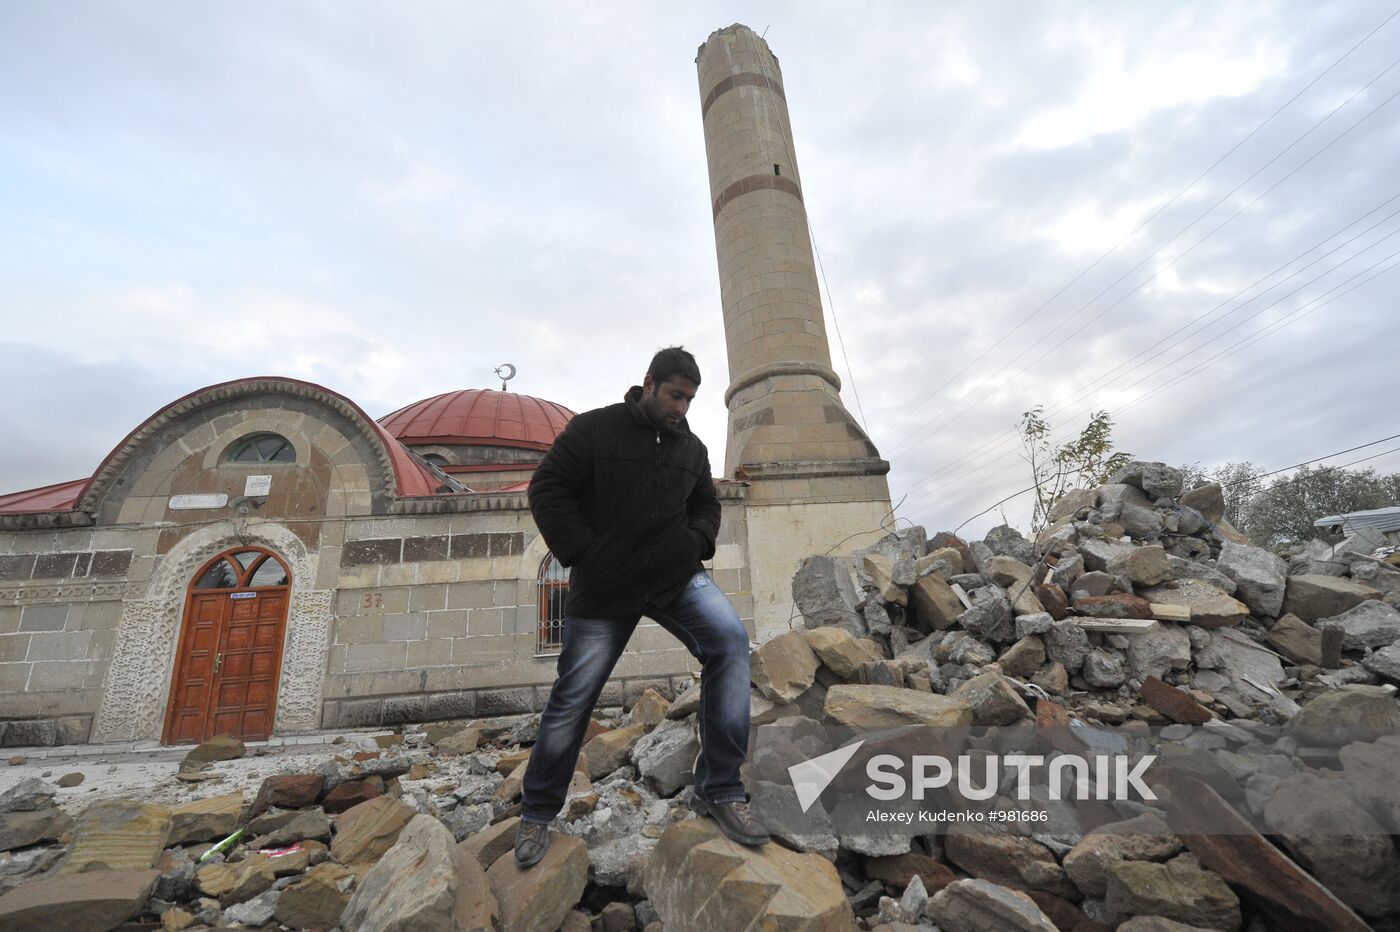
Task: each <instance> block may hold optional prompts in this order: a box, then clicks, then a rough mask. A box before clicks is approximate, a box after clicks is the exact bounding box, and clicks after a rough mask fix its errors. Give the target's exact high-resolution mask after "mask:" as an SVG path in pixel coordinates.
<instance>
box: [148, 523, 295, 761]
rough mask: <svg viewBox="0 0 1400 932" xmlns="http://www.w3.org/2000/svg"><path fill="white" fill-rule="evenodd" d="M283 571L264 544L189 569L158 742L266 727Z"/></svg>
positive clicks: (283, 610)
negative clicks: (196, 569) (191, 573)
mask: <svg viewBox="0 0 1400 932" xmlns="http://www.w3.org/2000/svg"><path fill="white" fill-rule="evenodd" d="M290 592H291V579H290V577H289V575H288V572H287V569H286V566H285V565H284V564H283V563H282V562H281V560H279V559H278V558H277V556H276V555H275V554H272V553H270V552H268V551H266V550H261V549H258V548H240V549H238V550H235V551H229V552H228V553H225V554H220V555H219V556H218V557H215V558H214V559H213V560H211V561H210V562H209V563H207V564H205V566H204V567H203V568H202V569H201V570H200V572H199V573H197V574H196V575H195V578H194V580H193V582H192V583H191V586H190V591H189V594H188V596H187V597H186V601H185V617H184V623H183V624H182V625H181V631H180V643H179V647H178V649H177V654H176V658H175V673H174V676H173V679H172V681H171V685H170V705H169V708H168V709H167V711H166V717H165V733H164V741H165V743H166V744H188V743H191V742H199V741H203V740H205V739H207V738H211V737H213V736H214V735H221V734H229V735H233V736H234V737H237V738H241V739H244V740H249V741H260V740H263V739H266V738H268V737H269V736H271V734H272V727H273V720H274V717H275V716H276V712H277V683H278V680H279V679H280V676H281V671H282V643H283V641H284V639H285V633H286V627H287V601H288V597H289V595H290Z"/></svg>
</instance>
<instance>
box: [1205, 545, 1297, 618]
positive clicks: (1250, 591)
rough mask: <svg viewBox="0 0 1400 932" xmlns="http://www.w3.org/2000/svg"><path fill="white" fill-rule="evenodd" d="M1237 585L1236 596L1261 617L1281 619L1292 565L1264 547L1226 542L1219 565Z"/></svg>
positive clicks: (1218, 561) (1222, 548)
mask: <svg viewBox="0 0 1400 932" xmlns="http://www.w3.org/2000/svg"><path fill="white" fill-rule="evenodd" d="M1216 565H1217V566H1218V567H1219V569H1220V571H1221V572H1222V573H1224V574H1225V575H1226V576H1229V577H1230V578H1231V579H1233V580H1234V581H1235V587H1236V588H1235V596H1236V598H1238V599H1239V600H1240V601H1242V602H1244V604H1246V605H1248V606H1249V608H1250V610H1251V611H1253V612H1255V613H1256V614H1259V615H1267V616H1268V617H1270V618H1277V617H1278V616H1279V615H1280V614H1281V613H1282V611H1283V597H1284V593H1285V583H1284V577H1285V574H1286V573H1287V572H1288V564H1286V563H1284V562H1283V560H1282V559H1281V558H1279V557H1277V556H1275V555H1274V554H1272V553H1270V552H1269V551H1267V550H1264V549H1263V548H1261V547H1251V546H1250V545H1248V544H1237V543H1233V542H1231V541H1226V542H1225V543H1224V544H1223V545H1221V548H1220V557H1219V559H1218V560H1217V561H1216Z"/></svg>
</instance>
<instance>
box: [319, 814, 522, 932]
mask: <svg viewBox="0 0 1400 932" xmlns="http://www.w3.org/2000/svg"><path fill="white" fill-rule="evenodd" d="M497 918H498V912H497V907H496V900H495V896H494V895H493V894H492V893H491V890H490V887H489V885H488V884H487V882H486V877H485V875H484V873H483V872H482V870H481V866H480V865H479V864H477V863H476V859H475V858H473V857H471V856H470V855H468V854H467V853H465V852H459V851H458V850H457V844H456V840H455V839H454V838H453V837H452V833H451V832H450V831H448V829H447V828H446V826H444V825H443V824H442V823H441V822H439V821H438V820H437V819H435V818H433V817H432V816H427V815H417V816H414V817H413V819H412V820H411V821H410V822H409V823H408V824H407V825H406V826H404V828H403V831H402V832H400V833H399V837H398V840H397V841H396V842H395V843H394V845H393V847H391V848H390V849H389V850H388V851H387V852H385V854H384V856H383V857H382V858H380V859H379V861H377V862H376V863H375V864H374V866H373V867H371V868H370V869H369V871H368V872H367V873H366V874H365V876H364V879H363V880H361V881H360V883H359V884H358V885H357V887H356V888H355V894H354V896H352V897H351V898H350V902H349V903H347V904H346V906H345V911H344V913H342V914H341V918H340V925H341V926H342V927H343V928H344V929H345V930H346V932H361V930H364V932H418V930H426V929H460V930H473V932H476V930H479V932H490V930H493V929H494V928H496V925H497Z"/></svg>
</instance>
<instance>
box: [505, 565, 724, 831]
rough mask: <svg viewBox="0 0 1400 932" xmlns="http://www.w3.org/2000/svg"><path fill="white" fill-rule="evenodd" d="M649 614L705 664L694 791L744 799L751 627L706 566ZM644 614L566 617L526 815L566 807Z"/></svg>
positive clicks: (530, 773) (707, 797)
mask: <svg viewBox="0 0 1400 932" xmlns="http://www.w3.org/2000/svg"><path fill="white" fill-rule="evenodd" d="M647 614H648V615H649V616H650V617H652V618H654V619H656V622H657V623H658V624H660V625H661V626H662V627H663V628H665V629H666V630H667V631H669V632H671V633H672V634H674V635H675V636H676V637H677V638H678V639H679V640H680V642H681V643H682V644H684V645H685V646H686V649H687V650H689V651H690V652H691V654H693V655H694V656H695V658H696V659H697V660H699V661H700V663H701V664H702V667H701V673H700V685H701V693H700V711H699V716H698V719H699V720H698V725H699V730H700V756H699V758H698V759H697V761H696V764H695V787H694V792H695V795H696V796H698V797H699V798H700V799H702V800H704V801H706V802H712V803H720V802H732V801H735V800H743V799H744V798H745V794H744V784H743V781H742V780H741V779H740V778H739V765H740V764H742V763H743V762H744V758H745V757H746V756H747V754H748V743H749V634H748V631H746V630H745V629H744V625H743V622H741V621H740V620H739V615H738V613H737V612H735V611H734V606H732V605H730V604H729V599H727V598H726V597H725V595H724V593H723V592H721V591H720V588H719V587H718V586H716V585H715V584H714V582H713V580H711V579H710V577H709V575H708V574H706V573H697V574H696V575H695V576H694V577H693V578H692V579H691V580H690V582H689V583H688V584H687V585H686V587H685V589H683V590H682V591H681V594H680V595H678V596H676V598H675V599H674V600H673V601H672V602H671V604H670V605H666V606H660V607H649V609H648V612H647ZM640 619H641V616H639V615H633V616H631V617H630V618H578V617H575V616H573V615H565V616H564V645H563V651H562V652H561V653H560V654H559V667H558V676H557V678H556V679H555V681H554V687H553V689H551V690H550V693H549V702H548V703H546V705H545V709H544V713H543V715H541V717H540V734H539V737H538V738H537V739H536V741H535V746H534V749H533V750H532V751H531V753H530V760H529V764H528V766H527V767H526V770H525V782H524V796H523V798H522V800H521V818H522V819H523V820H524V821H526V822H549V821H551V820H552V819H553V818H554V817H555V816H556V815H558V814H559V811H560V810H561V809H562V808H563V807H564V795H565V793H566V791H567V790H568V787H569V780H570V778H571V777H572V776H573V772H574V767H575V766H576V765H577V763H578V755H579V749H580V748H581V747H582V746H583V736H584V733H585V732H586V731H587V730H588V721H589V718H590V716H591V715H592V712H593V707H594V706H595V705H596V704H597V702H598V697H599V696H600V695H601V694H602V692H603V684H604V683H606V682H607V680H608V677H609V676H610V675H611V674H612V670H613V667H614V666H615V665H616V664H617V660H618V658H619V657H621V656H622V651H623V648H625V647H626V646H627V641H628V639H629V638H630V637H631V636H632V631H633V630H634V629H635V628H636V627H637V622H638V621H639V620H640Z"/></svg>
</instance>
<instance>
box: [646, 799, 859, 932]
mask: <svg viewBox="0 0 1400 932" xmlns="http://www.w3.org/2000/svg"><path fill="white" fill-rule="evenodd" d="M643 883H644V886H645V890H646V894H647V898H648V899H649V900H650V901H651V903H652V905H653V906H654V907H655V908H656V911H657V913H658V914H659V915H660V917H661V921H662V922H663V923H665V924H666V926H667V927H668V928H676V929H686V930H688V932H732V930H734V929H757V928H772V929H784V930H791V932H818V930H821V932H825V930H831V932H846V930H850V932H854V930H855V928H856V925H855V917H854V915H852V912H851V906H850V903H848V902H847V900H846V897H845V894H844V892H843V890H842V888H841V879H840V876H839V875H838V874H837V872H836V868H835V866H834V865H833V864H831V863H830V862H829V861H827V860H826V859H825V858H822V857H821V856H820V855H815V854H799V853H797V852H794V851H789V850H787V849H786V848H783V847H781V846H780V845H775V844H767V845H763V846H761V847H757V848H746V847H744V846H742V845H738V844H735V843H734V842H732V841H730V840H729V839H728V838H725V837H724V835H723V834H722V833H721V832H720V830H719V826H717V825H715V823H714V822H713V821H711V820H709V819H695V820H690V821H685V822H678V823H676V824H674V825H672V826H670V827H669V828H667V829H666V831H665V833H664V834H663V835H662V836H661V840H660V841H659V842H658V843H657V846H656V848H655V850H654V852H653V853H652V857H651V862H650V864H649V865H648V867H647V871H646V874H645V877H644V880H643Z"/></svg>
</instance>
